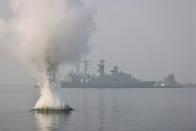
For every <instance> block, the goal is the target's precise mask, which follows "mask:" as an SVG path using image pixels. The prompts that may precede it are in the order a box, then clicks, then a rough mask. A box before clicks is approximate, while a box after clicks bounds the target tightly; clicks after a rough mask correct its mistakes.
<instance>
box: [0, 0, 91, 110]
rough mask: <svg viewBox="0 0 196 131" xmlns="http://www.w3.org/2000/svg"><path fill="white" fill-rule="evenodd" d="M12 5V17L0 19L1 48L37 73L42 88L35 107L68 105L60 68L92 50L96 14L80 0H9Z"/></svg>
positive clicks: (9, 4) (10, 9)
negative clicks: (90, 41) (62, 91)
mask: <svg viewBox="0 0 196 131" xmlns="http://www.w3.org/2000/svg"><path fill="white" fill-rule="evenodd" d="M5 1H6V0H5ZM8 7H9V11H10V13H9V14H10V15H9V17H1V18H0V49H1V51H4V52H7V53H8V54H10V55H12V56H13V57H14V58H15V59H17V60H18V61H19V62H20V63H22V64H23V65H24V66H27V67H28V69H29V70H30V71H31V72H35V74H36V75H35V76H34V77H35V78H36V79H37V81H38V84H39V86H40V89H41V98H40V100H39V101H38V103H37V104H36V106H35V108H62V107H64V105H65V103H64V101H63V100H62V99H63V98H61V96H60V95H59V91H58V90H59V89H58V87H59V83H58V80H57V79H56V71H57V69H58V66H59V65H60V64H63V63H70V62H74V61H77V60H79V59H80V57H81V56H82V55H83V54H85V53H87V52H88V46H87V43H88V39H89V37H90V35H91V32H92V31H93V30H94V22H93V13H92V12H91V11H90V10H89V9H88V8H87V7H86V6H85V5H84V4H83V3H82V2H81V1H80V0H9V2H8ZM42 97H44V98H42ZM43 105H44V106H43Z"/></svg>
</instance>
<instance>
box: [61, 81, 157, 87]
mask: <svg viewBox="0 0 196 131" xmlns="http://www.w3.org/2000/svg"><path fill="white" fill-rule="evenodd" d="M61 86H62V88H157V87H156V86H154V82H144V83H72V82H62V83H61Z"/></svg>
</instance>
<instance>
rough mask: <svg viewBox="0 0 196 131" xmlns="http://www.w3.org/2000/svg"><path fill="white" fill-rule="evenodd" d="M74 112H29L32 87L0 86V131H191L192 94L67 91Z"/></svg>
mask: <svg viewBox="0 0 196 131" xmlns="http://www.w3.org/2000/svg"><path fill="white" fill-rule="evenodd" d="M62 93H63V95H64V96H65V99H66V101H68V103H69V104H70V105H71V106H72V107H73V108H74V109H75V111H73V112H71V113H66V112H45V113H40V112H34V111H31V108H32V107H33V106H34V103H35V102H36V100H37V98H38V97H39V92H38V89H36V88H34V87H32V86H31V85H1V86H0V131H195V130H196V124H195V123H196V88H175V89H174V88H173V89H169V88H165V89H164V88H160V89H156V88H146V89H145V88H140V89H137V88H130V89H127V88H126V89H121V88H118V89H111V88H105V89H90V88H89V89H81V88H80V89H71V88H64V89H62Z"/></svg>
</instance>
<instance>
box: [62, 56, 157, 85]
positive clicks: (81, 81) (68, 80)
mask: <svg viewBox="0 0 196 131" xmlns="http://www.w3.org/2000/svg"><path fill="white" fill-rule="evenodd" d="M83 63H84V71H83V72H82V73H81V72H80V66H79V65H78V66H77V68H76V71H74V70H71V72H69V73H68V74H67V75H64V78H63V80H61V87H62V88H154V87H157V86H155V85H156V82H155V81H143V80H140V79H136V78H135V77H134V76H133V75H132V74H128V73H125V72H122V71H121V70H120V69H119V67H118V66H114V67H113V69H112V70H111V74H106V73H105V65H104V63H105V60H103V59H101V60H99V63H98V69H97V72H98V74H99V75H97V76H96V75H91V74H89V73H88V66H89V64H90V63H89V61H88V60H84V61H83Z"/></svg>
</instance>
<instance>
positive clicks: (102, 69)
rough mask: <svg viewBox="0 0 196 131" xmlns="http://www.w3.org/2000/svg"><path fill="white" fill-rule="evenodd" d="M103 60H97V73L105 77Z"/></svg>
mask: <svg viewBox="0 0 196 131" xmlns="http://www.w3.org/2000/svg"><path fill="white" fill-rule="evenodd" d="M104 63H105V60H103V59H101V60H99V64H98V69H97V71H98V73H99V74H100V76H105V70H104V69H105V66H104Z"/></svg>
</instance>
